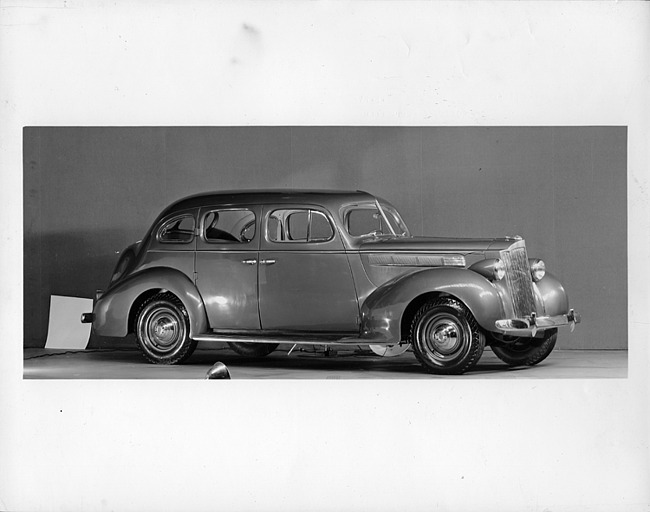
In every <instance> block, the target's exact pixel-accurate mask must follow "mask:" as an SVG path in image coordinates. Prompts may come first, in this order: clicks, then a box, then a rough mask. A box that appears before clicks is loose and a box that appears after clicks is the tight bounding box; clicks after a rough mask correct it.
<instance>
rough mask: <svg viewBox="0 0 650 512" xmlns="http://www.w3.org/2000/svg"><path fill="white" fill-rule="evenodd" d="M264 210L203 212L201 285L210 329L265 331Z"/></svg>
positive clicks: (198, 278) (198, 250)
mask: <svg viewBox="0 0 650 512" xmlns="http://www.w3.org/2000/svg"><path fill="white" fill-rule="evenodd" d="M260 213H261V207H260V206H258V205H249V206H236V207H212V208H202V209H201V212H200V216H199V219H200V220H199V226H200V228H199V236H198V237H197V245H196V267H195V268H196V285H197V288H198V289H199V292H200V293H201V296H202V297H203V302H204V303H205V307H206V312H207V315H208V321H209V323H210V327H211V328H212V329H215V330H251V329H259V328H260V318H259V312H258V288H257V260H258V250H259V243H260V236H259V219H260Z"/></svg>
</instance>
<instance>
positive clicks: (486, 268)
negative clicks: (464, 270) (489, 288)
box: [469, 258, 506, 281]
mask: <svg viewBox="0 0 650 512" xmlns="http://www.w3.org/2000/svg"><path fill="white" fill-rule="evenodd" d="M469 268H470V270H473V271H474V272H478V273H479V274H481V275H482V276H483V277H486V278H488V279H490V280H492V281H500V280H501V279H503V278H504V277H505V275H506V264H505V263H504V262H503V261H501V260H499V259H492V258H490V259H487V260H481V261H479V262H477V263H474V265H472V266H471V267H469Z"/></svg>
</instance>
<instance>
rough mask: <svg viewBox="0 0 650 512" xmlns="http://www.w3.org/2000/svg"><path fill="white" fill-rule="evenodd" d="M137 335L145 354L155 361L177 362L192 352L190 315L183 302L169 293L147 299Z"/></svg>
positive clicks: (141, 312)
mask: <svg viewBox="0 0 650 512" xmlns="http://www.w3.org/2000/svg"><path fill="white" fill-rule="evenodd" d="M135 332H136V338H137V340H138V345H139V346H140V350H141V351H142V353H143V354H144V356H145V357H146V358H147V359H148V360H149V361H151V362H152V363H156V364H178V363H181V362H183V361H185V360H186V359H187V358H188V357H190V356H191V355H192V352H194V349H195V348H196V341H195V340H193V339H191V338H190V328H189V317H188V314H187V310H186V309H185V306H183V303H182V302H181V301H180V300H179V299H178V298H177V297H175V296H174V295H171V294H169V293H163V294H158V295H155V296H154V297H152V298H151V299H149V300H148V301H147V302H145V303H144V304H143V305H142V307H141V309H140V311H139V312H138V316H137V323H136V329H135Z"/></svg>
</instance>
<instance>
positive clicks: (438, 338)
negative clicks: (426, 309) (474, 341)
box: [431, 321, 460, 355]
mask: <svg viewBox="0 0 650 512" xmlns="http://www.w3.org/2000/svg"><path fill="white" fill-rule="evenodd" d="M459 338H460V336H459V332H458V326H457V325H456V324H454V323H452V322H447V321H443V322H439V323H437V324H435V325H434V326H433V329H432V333H431V341H432V343H433V346H434V348H435V349H436V350H437V351H438V352H440V353H441V354H445V355H447V354H452V353H453V352H454V351H455V350H456V349H457V348H458V343H459Z"/></svg>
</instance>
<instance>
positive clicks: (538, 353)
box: [490, 329, 557, 366]
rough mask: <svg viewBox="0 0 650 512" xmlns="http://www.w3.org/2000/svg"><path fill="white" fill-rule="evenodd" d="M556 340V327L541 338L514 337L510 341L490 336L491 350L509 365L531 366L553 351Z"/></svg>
mask: <svg viewBox="0 0 650 512" xmlns="http://www.w3.org/2000/svg"><path fill="white" fill-rule="evenodd" d="M556 341H557V329H549V330H548V331H545V332H544V336H543V337H542V338H516V339H515V340H514V341H512V342H510V343H504V342H503V341H499V340H497V339H496V338H491V339H490V346H491V348H492V352H494V353H495V354H496V356H497V357H498V358H499V359H501V361H503V362H504V363H506V364H508V365H510V366H533V365H536V364H537V363H541V362H542V361H543V360H544V359H546V358H547V357H548V356H549V354H550V353H551V352H553V349H554V348H555V342H556Z"/></svg>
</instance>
